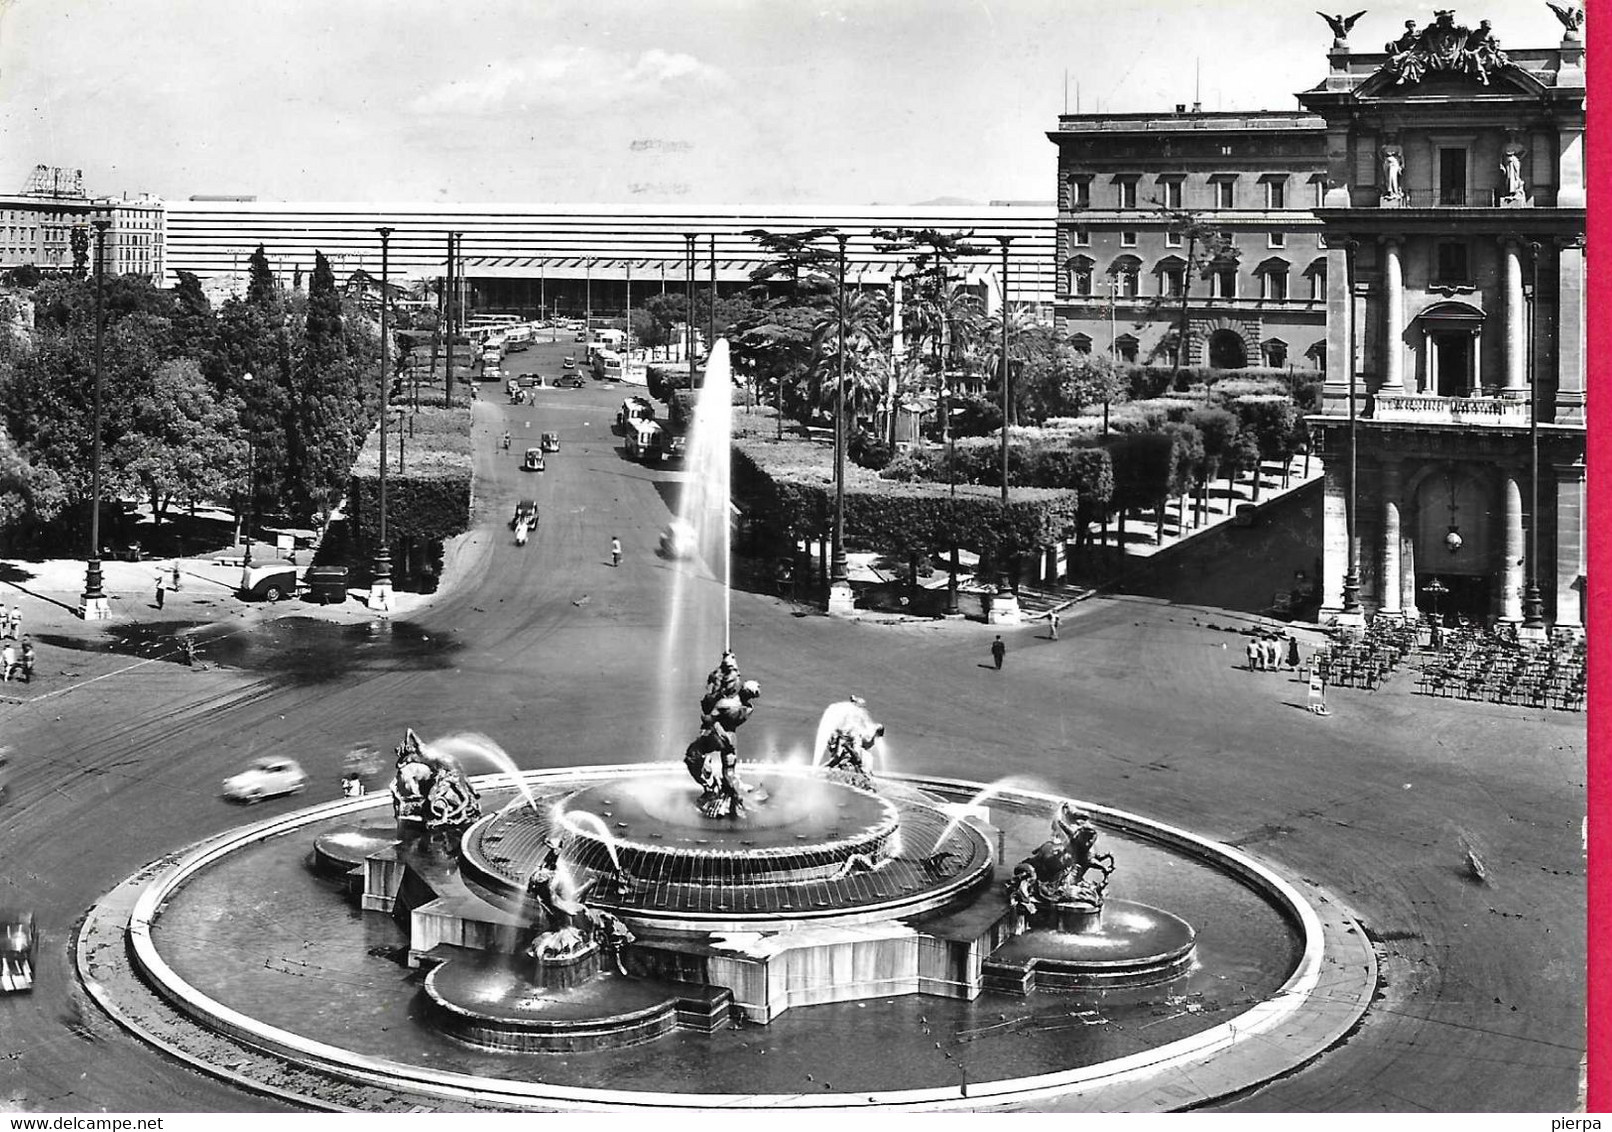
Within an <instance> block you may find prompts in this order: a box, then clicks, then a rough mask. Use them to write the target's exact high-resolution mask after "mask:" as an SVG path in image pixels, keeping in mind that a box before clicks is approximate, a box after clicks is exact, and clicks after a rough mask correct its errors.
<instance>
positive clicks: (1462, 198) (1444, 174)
mask: <svg viewBox="0 0 1612 1132" xmlns="http://www.w3.org/2000/svg"><path fill="white" fill-rule="evenodd" d="M1438 200H1439V203H1440V204H1453V205H1464V204H1466V150H1465V149H1445V148H1440V149H1439V151H1438Z"/></svg>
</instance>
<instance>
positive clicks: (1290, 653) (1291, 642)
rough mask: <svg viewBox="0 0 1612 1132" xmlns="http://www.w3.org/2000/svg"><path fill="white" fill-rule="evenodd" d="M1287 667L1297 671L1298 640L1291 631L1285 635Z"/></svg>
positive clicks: (1291, 670) (1289, 669)
mask: <svg viewBox="0 0 1612 1132" xmlns="http://www.w3.org/2000/svg"><path fill="white" fill-rule="evenodd" d="M1287 667H1288V671H1290V672H1297V671H1298V668H1299V641H1298V638H1297V637H1295V636H1293V634H1291V633H1289V634H1288V635H1287Z"/></svg>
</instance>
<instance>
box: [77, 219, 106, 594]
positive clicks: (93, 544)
mask: <svg viewBox="0 0 1612 1132" xmlns="http://www.w3.org/2000/svg"><path fill="white" fill-rule="evenodd" d="M90 223H91V224H93V225H95V437H94V441H93V447H92V455H91V457H90V459H91V463H90V556H89V560H88V561H87V562H86V563H85V567H84V594H83V596H82V597H80V598H79V601H78V615H79V616H80V617H81V618H83V619H84V620H85V621H104V620H106V619H107V618H108V617H110V616H112V610H111V607H110V605H109V604H108V602H107V600H106V594H105V593H104V592H103V591H102V590H101V427H102V424H101V422H102V416H101V398H102V394H101V389H102V385H103V384H104V379H103V372H104V366H103V363H102V359H103V357H104V356H105V345H106V318H105V313H104V310H103V305H102V304H103V299H104V296H103V292H104V291H105V289H106V230H107V229H108V228H110V227H111V226H112V222H111V221H110V220H92V221H90Z"/></svg>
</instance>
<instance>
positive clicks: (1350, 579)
mask: <svg viewBox="0 0 1612 1132" xmlns="http://www.w3.org/2000/svg"><path fill="white" fill-rule="evenodd" d="M1359 246H1360V244H1359V242H1358V241H1356V240H1353V239H1350V240H1346V241H1345V242H1344V249H1345V250H1344V264H1345V266H1346V271H1345V275H1344V284H1345V287H1344V290H1345V291H1346V292H1347V294H1348V298H1349V319H1348V343H1347V349H1348V355H1349V356H1348V357H1347V358H1346V359H1345V362H1344V364H1345V365H1347V366H1348V367H1349V500H1348V505H1347V507H1346V508H1345V510H1344V519H1345V532H1344V538H1345V539H1346V540H1347V541H1348V543H1349V568H1348V570H1347V571H1346V572H1345V573H1344V575H1343V613H1344V615H1345V616H1346V617H1348V618H1350V619H1351V620H1354V621H1360V620H1362V619H1363V615H1362V613H1361V610H1360V550H1359V547H1358V546H1357V545H1356V544H1355V512H1356V511H1357V510H1359V507H1360V500H1359V497H1358V495H1357V483H1356V480H1357V472H1356V449H1357V445H1358V433H1359V416H1358V414H1357V412H1356V405H1355V402H1356V396H1355V386H1356V383H1357V377H1358V375H1357V374H1356V372H1355V369H1356V367H1355V252H1356V249H1358V248H1359Z"/></svg>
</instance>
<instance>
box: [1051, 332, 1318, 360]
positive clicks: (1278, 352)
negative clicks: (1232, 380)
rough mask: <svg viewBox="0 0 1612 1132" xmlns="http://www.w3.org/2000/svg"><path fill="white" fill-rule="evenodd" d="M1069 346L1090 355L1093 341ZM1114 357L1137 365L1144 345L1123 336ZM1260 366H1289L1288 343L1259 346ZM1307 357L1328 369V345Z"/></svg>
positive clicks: (1081, 339)
mask: <svg viewBox="0 0 1612 1132" xmlns="http://www.w3.org/2000/svg"><path fill="white" fill-rule="evenodd" d="M1069 344H1070V345H1071V346H1072V347H1074V351H1075V353H1077V354H1089V353H1091V349H1092V339H1091V335H1089V334H1079V333H1077V334H1071V335H1070V336H1069ZM1112 348H1113V351H1114V356H1115V357H1116V358H1118V359H1119V360H1120V361H1122V362H1131V363H1133V364H1134V363H1135V362H1136V360H1137V356H1138V354H1139V353H1140V351H1141V348H1142V343H1141V341H1140V340H1138V339H1137V337H1136V335H1134V334H1121V335H1120V336H1119V337H1117V338H1115V339H1114V340H1113V347H1112ZM1236 348H1237V351H1238V352H1239V353H1240V354H1244V355H1246V353H1247V351H1246V348H1244V347H1243V346H1242V344H1241V342H1238V343H1237V344H1236ZM1259 355H1260V364H1261V365H1265V366H1270V367H1271V368H1273V369H1281V368H1282V367H1283V366H1285V365H1287V343H1286V342H1284V341H1282V340H1281V339H1280V338H1268V339H1266V340H1265V341H1264V342H1261V343H1260V344H1259ZM1306 356H1307V357H1308V358H1310V360H1311V361H1313V362H1314V363H1315V364H1316V367H1317V368H1319V369H1325V368H1326V343H1325V342H1317V343H1316V344H1315V345H1313V346H1311V347H1310V349H1309V350H1308V351H1307V352H1306Z"/></svg>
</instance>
